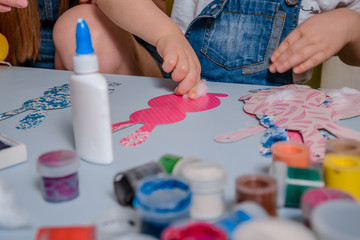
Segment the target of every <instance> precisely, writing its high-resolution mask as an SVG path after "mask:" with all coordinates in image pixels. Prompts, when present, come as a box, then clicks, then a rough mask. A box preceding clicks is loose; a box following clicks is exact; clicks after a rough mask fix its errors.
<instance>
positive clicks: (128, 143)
mask: <svg viewBox="0 0 360 240" xmlns="http://www.w3.org/2000/svg"><path fill="white" fill-rule="evenodd" d="M155 126H156V125H149V124H145V125H144V126H142V127H141V128H139V129H138V130H137V131H136V132H134V133H132V134H130V135H129V136H127V137H124V138H123V139H121V140H120V144H121V145H123V146H125V147H135V146H137V145H139V144H142V143H143V142H145V141H146V139H147V138H148V137H149V135H150V133H151V132H152V130H153V129H154V128H155Z"/></svg>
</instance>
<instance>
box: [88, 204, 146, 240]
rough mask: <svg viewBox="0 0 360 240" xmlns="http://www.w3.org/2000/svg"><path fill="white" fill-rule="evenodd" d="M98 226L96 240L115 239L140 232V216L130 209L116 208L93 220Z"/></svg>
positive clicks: (102, 213)
mask: <svg viewBox="0 0 360 240" xmlns="http://www.w3.org/2000/svg"><path fill="white" fill-rule="evenodd" d="M93 222H94V225H95V226H96V235H97V238H96V239H113V238H114V239H115V237H116V236H122V235H125V234H130V233H137V232H139V230H140V223H139V216H138V214H137V212H136V210H135V209H133V208H130V207H116V208H113V209H109V210H106V211H103V212H101V213H99V214H98V215H97V216H96V217H95V219H94V220H93Z"/></svg>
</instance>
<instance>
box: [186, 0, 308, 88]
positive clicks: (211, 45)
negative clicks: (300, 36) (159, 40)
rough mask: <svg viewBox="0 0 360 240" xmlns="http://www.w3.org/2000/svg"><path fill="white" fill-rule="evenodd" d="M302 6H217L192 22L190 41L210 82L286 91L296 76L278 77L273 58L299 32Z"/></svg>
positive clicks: (272, 0)
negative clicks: (272, 69) (272, 66)
mask: <svg viewBox="0 0 360 240" xmlns="http://www.w3.org/2000/svg"><path fill="white" fill-rule="evenodd" d="M300 4H301V0H299V2H298V3H297V4H296V5H295V6H288V5H287V4H286V2H285V0H215V1H213V2H211V3H210V4H209V5H208V6H207V7H206V8H205V9H204V10H203V11H202V12H201V14H200V15H199V16H198V17H197V18H196V19H194V21H192V23H191V24H190V26H189V28H188V29H187V31H186V33H185V35H186V37H187V39H188V40H189V42H190V44H191V45H192V46H193V48H194V50H195V52H196V54H197V56H198V57H199V60H200V63H201V67H202V78H204V79H206V80H208V81H216V82H230V83H244V84H259V85H283V84H289V83H292V82H293V81H292V71H291V70H290V71H288V72H286V73H283V74H278V73H277V74H272V73H270V72H269V70H268V67H269V63H270V57H271V54H272V53H273V51H274V50H275V48H276V47H277V46H278V45H279V43H280V42H281V41H282V40H283V39H284V38H285V37H286V36H287V35H288V34H289V33H290V31H292V30H293V29H294V28H295V27H296V26H297V21H298V15H299V10H300Z"/></svg>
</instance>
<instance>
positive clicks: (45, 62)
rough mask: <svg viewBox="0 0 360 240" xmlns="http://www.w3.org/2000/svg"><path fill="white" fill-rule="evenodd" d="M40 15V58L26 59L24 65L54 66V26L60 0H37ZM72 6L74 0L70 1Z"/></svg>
mask: <svg viewBox="0 0 360 240" xmlns="http://www.w3.org/2000/svg"><path fill="white" fill-rule="evenodd" d="M37 4H38V11H39V17H40V23H41V27H40V36H41V40H40V49H39V59H38V60H37V61H35V62H33V61H26V62H24V63H23V64H22V66H26V67H38V68H54V58H55V45H54V42H53V37H52V33H53V28H54V25H55V22H56V20H57V19H58V17H59V8H60V0H37ZM70 6H72V1H70Z"/></svg>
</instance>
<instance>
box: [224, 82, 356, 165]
mask: <svg viewBox="0 0 360 240" xmlns="http://www.w3.org/2000/svg"><path fill="white" fill-rule="evenodd" d="M283 93H286V97H285V98H284V97H279V98H277V95H276V94H278V95H281V94H283ZM325 99H326V95H325V93H323V92H322V91H319V90H315V89H312V88H310V87H307V86H300V85H295V84H293V85H285V86H281V87H276V88H272V89H269V90H263V91H260V92H257V93H252V94H248V95H246V96H243V97H241V98H240V100H247V101H246V102H245V105H244V111H245V112H247V113H249V114H256V115H273V116H274V123H275V125H277V126H279V127H282V128H286V129H289V130H296V131H299V132H300V134H301V135H302V138H303V141H304V143H305V144H306V145H308V146H309V147H310V149H311V153H312V156H311V160H312V163H315V162H318V161H321V160H322V159H323V157H324V155H325V142H326V138H325V137H324V136H323V135H322V134H321V132H320V131H319V129H325V130H327V131H329V132H331V133H333V134H334V135H336V136H337V137H339V138H349V139H354V140H360V133H359V132H357V131H354V130H352V129H349V128H345V127H343V126H341V125H339V124H337V123H336V122H337V121H338V120H339V119H342V118H346V117H349V116H350V115H351V116H354V115H355V114H354V113H352V114H347V113H346V112H345V110H348V108H342V109H341V108H339V107H336V105H335V106H334V107H333V108H331V107H329V108H326V107H324V106H321V104H322V103H323V102H324V101H325ZM252 128H254V129H250V128H246V129H242V130H238V131H235V132H233V133H228V134H225V135H222V136H219V137H217V140H218V141H224V142H225V141H227V142H229V141H230V140H239V139H241V138H243V137H246V136H249V134H251V132H253V133H259V132H261V131H263V130H264V127H262V126H258V127H252ZM249 131H250V133H249ZM237 136H240V137H237ZM229 139H230V140H229Z"/></svg>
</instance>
